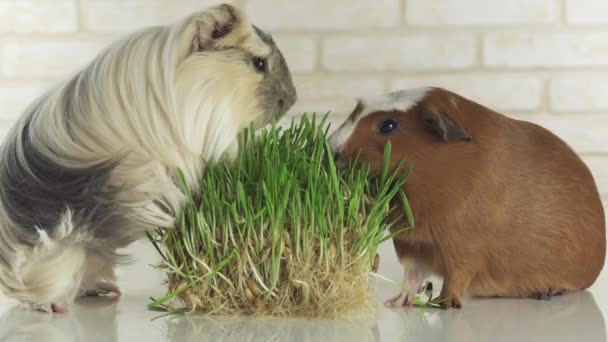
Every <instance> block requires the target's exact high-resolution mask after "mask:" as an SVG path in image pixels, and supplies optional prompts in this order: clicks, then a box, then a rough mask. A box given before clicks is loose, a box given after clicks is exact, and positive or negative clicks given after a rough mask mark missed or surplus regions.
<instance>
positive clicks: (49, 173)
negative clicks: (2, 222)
mask: <svg viewBox="0 0 608 342" xmlns="http://www.w3.org/2000/svg"><path fill="white" fill-rule="evenodd" d="M30 134H31V131H30V129H29V122H26V123H25V125H24V126H23V128H22V130H21V131H20V132H18V133H17V134H15V135H14V136H12V137H11V139H10V140H9V141H7V143H6V145H5V146H4V149H3V152H2V153H3V155H2V163H1V164H0V189H1V191H0V198H1V200H2V204H3V206H4V209H5V211H6V213H7V215H8V216H9V218H10V220H11V221H12V222H13V223H14V224H15V225H17V226H18V227H19V231H18V233H20V234H19V235H20V238H21V240H22V242H24V243H28V244H33V243H35V242H36V241H37V237H38V233H37V231H36V230H37V229H41V230H45V231H47V232H50V233H52V229H53V228H54V227H56V226H57V224H58V223H59V220H60V219H61V216H62V214H64V213H65V211H66V209H67V208H70V209H71V210H72V213H73V221H74V225H75V227H77V228H80V229H85V228H89V229H91V231H94V227H91V224H94V225H95V226H99V225H104V224H107V223H108V222H109V221H112V220H115V219H117V218H118V216H117V215H118V213H119V212H120V211H119V210H117V209H118V208H116V207H115V205H113V203H114V201H113V200H112V197H113V193H114V191H113V190H112V189H111V188H110V187H109V186H108V179H109V176H110V173H111V171H112V169H113V168H114V165H115V163H113V162H108V163H104V164H103V165H95V166H91V167H87V168H66V167H64V166H61V165H58V164H57V163H55V162H53V161H51V160H50V159H49V158H48V157H46V156H45V155H43V154H42V153H40V152H39V151H37V150H36V148H35V147H34V146H33V145H32V142H31V141H32V137H31V136H30Z"/></svg>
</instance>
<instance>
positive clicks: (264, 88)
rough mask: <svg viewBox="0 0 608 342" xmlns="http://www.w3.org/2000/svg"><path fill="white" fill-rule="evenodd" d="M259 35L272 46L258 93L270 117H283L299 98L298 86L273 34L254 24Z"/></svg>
mask: <svg viewBox="0 0 608 342" xmlns="http://www.w3.org/2000/svg"><path fill="white" fill-rule="evenodd" d="M254 29H255V31H256V33H257V34H258V36H259V37H260V38H261V39H262V41H264V42H265V43H266V44H268V46H269V47H270V48H271V53H270V55H269V56H268V66H269V70H268V72H267V73H266V74H265V76H264V80H262V82H261V83H260V87H259V88H258V90H257V94H258V96H259V98H260V102H261V105H262V107H263V110H264V111H265V112H266V113H268V114H267V115H268V117H266V118H264V119H266V122H268V121H269V120H268V119H271V118H274V119H276V120H278V119H280V118H281V117H283V116H284V115H285V114H286V113H287V111H288V110H289V109H290V108H291V107H292V106H293V105H294V104H295V102H296V100H297V94H296V88H295V86H294V84H293V80H292V79H291V73H290V72H289V67H288V66H287V62H286V61H285V58H284V57H283V54H282V53H281V51H280V50H279V48H278V47H277V45H276V43H275V42H274V40H273V39H272V36H271V35H270V34H268V33H266V32H264V31H262V30H260V29H259V28H257V27H255V26H254Z"/></svg>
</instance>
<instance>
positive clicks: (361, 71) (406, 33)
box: [0, 0, 608, 195]
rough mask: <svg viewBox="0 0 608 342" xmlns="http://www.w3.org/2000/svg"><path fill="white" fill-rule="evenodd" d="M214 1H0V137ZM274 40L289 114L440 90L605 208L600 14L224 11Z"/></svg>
mask: <svg viewBox="0 0 608 342" xmlns="http://www.w3.org/2000/svg"><path fill="white" fill-rule="evenodd" d="M220 1H221V0H0V108H2V112H0V135H1V134H2V132H5V131H6V130H7V129H8V127H9V125H10V123H11V122H12V121H13V120H14V119H15V118H16V117H17V116H18V114H19V112H20V111H21V110H22V109H23V108H24V107H25V105H26V104H27V103H28V102H30V101H31V100H32V99H33V97H35V96H36V94H39V93H40V92H42V91H43V89H45V88H47V87H49V86H50V85H51V84H53V83H54V82H56V81H57V80H59V79H61V78H64V77H65V76H67V75H69V74H70V73H72V72H73V71H74V70H75V69H77V68H78V67H80V66H81V65H83V64H85V63H86V62H87V61H88V60H90V59H91V58H92V56H94V55H95V54H96V53H98V52H99V51H100V50H101V49H102V48H103V47H104V46H105V45H106V44H107V43H108V42H110V41H111V40H113V39H115V37H117V36H118V35H120V34H123V33H124V32H127V31H131V30H134V29H137V28H140V27H142V26H148V25H157V24H164V23H167V22H170V21H173V20H176V19H177V18H180V17H182V16H184V15H186V14H187V13H190V12H191V11H195V10H197V9H199V8H204V7H205V6H208V5H211V4H215V3H218V2H220ZM230 2H232V3H236V4H240V5H242V6H243V7H245V9H246V10H247V11H248V12H249V13H250V15H251V16H252V21H253V22H254V23H255V24H256V25H258V26H260V27H262V28H265V29H269V30H271V31H272V32H273V33H274V35H275V39H276V41H277V42H278V44H279V46H280V47H281V48H282V50H283V52H284V54H285V55H286V57H287V60H288V63H289V65H290V66H291V69H292V71H293V72H294V79H295V82H296V85H297V87H298V90H299V98H300V100H299V101H298V103H297V105H296V106H295V108H294V109H293V112H294V113H302V112H321V113H325V112H327V111H333V112H334V113H335V114H334V115H336V117H335V120H333V121H334V122H336V123H339V122H340V120H341V115H343V114H345V113H348V112H349V111H350V110H352V107H353V106H354V98H355V97H357V96H365V95H370V94H372V93H382V92H385V91H388V90H392V89H397V88H404V87H417V86H424V85H438V86H443V87H447V88H450V89H452V90H454V91H456V92H459V93H461V94H463V95H465V96H468V97H471V98H472V99H475V100H477V101H479V102H482V103H484V104H485V105H487V106H490V107H493V108H495V109H497V110H499V111H502V112H505V113H507V114H512V115H513V116H515V117H518V118H522V119H527V120H531V121H534V122H537V123H540V124H543V125H545V126H547V127H548V128H550V129H552V130H554V131H555V132H556V133H558V134H559V135H561V136H563V137H564V138H565V139H566V140H567V141H568V142H569V143H571V144H572V146H574V147H575V148H576V149H577V150H578V151H579V152H581V153H582V154H583V155H584V156H585V159H586V160H588V161H589V163H590V165H591V168H592V169H593V171H594V173H595V174H596V175H597V177H598V179H599V181H598V184H600V187H602V189H603V190H602V192H603V193H604V194H606V195H608V176H607V175H608V0H508V1H507V0H333V1H326V0H306V1H284V0H231V1H230Z"/></svg>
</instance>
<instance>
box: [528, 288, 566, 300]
mask: <svg viewBox="0 0 608 342" xmlns="http://www.w3.org/2000/svg"><path fill="white" fill-rule="evenodd" d="M563 293H564V292H563V291H562V290H552V289H549V290H548V291H539V292H535V293H533V294H532V298H535V299H538V300H551V298H553V296H560V295H562V294H563Z"/></svg>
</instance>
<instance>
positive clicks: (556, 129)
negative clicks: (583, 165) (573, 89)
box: [513, 114, 608, 154]
mask: <svg viewBox="0 0 608 342" xmlns="http://www.w3.org/2000/svg"><path fill="white" fill-rule="evenodd" d="M513 117H515V118H518V119H522V120H526V121H531V122H534V123H536V124H539V125H541V126H543V127H545V128H547V129H549V130H550V131H552V132H553V133H555V134H557V135H558V136H559V137H561V138H562V139H564V141H566V142H567V143H568V144H570V146H572V147H573V148H574V149H575V150H576V151H577V152H579V153H582V154H584V153H604V154H606V153H608V134H606V132H608V115H606V114H586V115H583V114H580V115H579V114H564V115H545V114H543V115H520V116H513Z"/></svg>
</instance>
